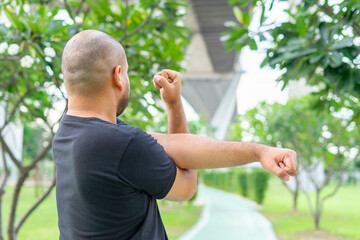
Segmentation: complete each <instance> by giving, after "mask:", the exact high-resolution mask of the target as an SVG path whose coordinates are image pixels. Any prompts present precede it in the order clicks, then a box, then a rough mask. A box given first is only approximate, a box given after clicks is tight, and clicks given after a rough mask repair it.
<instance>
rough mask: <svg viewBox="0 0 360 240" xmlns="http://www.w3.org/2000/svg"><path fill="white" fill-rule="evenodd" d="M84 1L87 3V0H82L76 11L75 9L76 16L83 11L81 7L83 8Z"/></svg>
mask: <svg viewBox="0 0 360 240" xmlns="http://www.w3.org/2000/svg"><path fill="white" fill-rule="evenodd" d="M84 3H85V0H81V2H80V5H79V8H78V9H76V11H75V15H76V16H79V13H80V12H81V9H82V7H83V4H84Z"/></svg>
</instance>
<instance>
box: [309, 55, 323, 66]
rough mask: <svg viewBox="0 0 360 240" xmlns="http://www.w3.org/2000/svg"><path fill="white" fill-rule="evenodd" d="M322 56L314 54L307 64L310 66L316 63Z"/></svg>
mask: <svg viewBox="0 0 360 240" xmlns="http://www.w3.org/2000/svg"><path fill="white" fill-rule="evenodd" d="M323 56H324V54H319V53H318V54H316V55H315V56H313V57H311V58H310V60H309V62H310V63H311V64H314V63H318V62H319V61H320V60H321V59H322V58H323Z"/></svg>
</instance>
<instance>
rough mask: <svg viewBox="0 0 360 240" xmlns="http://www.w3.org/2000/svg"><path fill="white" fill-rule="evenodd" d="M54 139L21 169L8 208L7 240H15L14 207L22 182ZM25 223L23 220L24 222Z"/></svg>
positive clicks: (43, 155)
mask: <svg viewBox="0 0 360 240" xmlns="http://www.w3.org/2000/svg"><path fill="white" fill-rule="evenodd" d="M53 138H54V135H52V136H51V138H50V140H49V143H48V145H46V146H45V147H43V148H42V149H41V150H40V151H39V152H38V153H37V154H36V156H35V157H34V158H33V160H32V161H31V163H30V164H29V165H28V166H27V167H26V168H24V169H23V171H22V172H21V174H20V176H19V178H18V180H17V182H16V185H15V189H14V192H13V195H12V201H11V207H10V214H9V220H8V236H9V240H15V239H16V231H14V230H15V227H14V224H15V216H16V207H17V204H18V201H19V195H20V191H21V188H22V186H23V185H24V182H25V180H26V178H27V177H28V176H29V172H30V171H31V170H32V169H33V168H34V167H35V166H36V164H37V163H38V162H39V161H40V160H41V159H43V158H44V157H45V155H46V153H47V152H48V151H49V149H50V148H51V145H52V139H53ZM24 221H25V220H24Z"/></svg>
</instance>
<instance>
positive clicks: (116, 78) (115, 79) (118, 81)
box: [113, 65, 123, 91]
mask: <svg viewBox="0 0 360 240" xmlns="http://www.w3.org/2000/svg"><path fill="white" fill-rule="evenodd" d="M121 70H122V69H121V66H120V65H117V66H116V67H115V72H114V76H113V83H114V85H115V86H116V87H118V88H120V91H122V90H123V84H122V81H121V80H122V79H121V78H120V73H121Z"/></svg>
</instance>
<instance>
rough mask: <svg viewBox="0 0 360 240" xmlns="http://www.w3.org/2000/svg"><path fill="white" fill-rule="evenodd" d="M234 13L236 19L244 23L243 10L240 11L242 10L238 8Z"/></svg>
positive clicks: (234, 8) (235, 8)
mask: <svg viewBox="0 0 360 240" xmlns="http://www.w3.org/2000/svg"><path fill="white" fill-rule="evenodd" d="M233 12H234V15H235V17H236V19H237V20H238V21H239V22H240V23H244V20H243V14H242V12H241V10H240V8H239V7H238V6H235V7H233Z"/></svg>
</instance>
